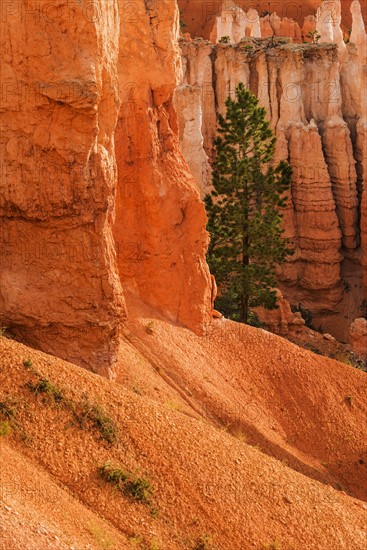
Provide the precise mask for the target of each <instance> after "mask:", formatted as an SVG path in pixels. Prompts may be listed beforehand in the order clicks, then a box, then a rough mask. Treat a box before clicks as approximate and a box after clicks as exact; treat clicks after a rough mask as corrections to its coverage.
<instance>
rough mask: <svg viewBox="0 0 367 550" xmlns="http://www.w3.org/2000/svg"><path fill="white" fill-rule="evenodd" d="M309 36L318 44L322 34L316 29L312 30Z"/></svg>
mask: <svg viewBox="0 0 367 550" xmlns="http://www.w3.org/2000/svg"><path fill="white" fill-rule="evenodd" d="M306 37H307V38H310V39H311V40H312V43H313V44H318V43H319V40H320V38H321V34H319V33H318V32H317V31H316V30H314V31H310V32H308V33H307V34H306Z"/></svg>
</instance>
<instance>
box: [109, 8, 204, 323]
mask: <svg viewBox="0 0 367 550" xmlns="http://www.w3.org/2000/svg"><path fill="white" fill-rule="evenodd" d="M146 4H147V3H146V2H144V1H143V0H140V1H139V2H137V3H135V7H136V9H137V13H136V17H135V18H134V19H133V20H131V21H129V23H126V25H125V26H123V29H122V30H123V32H121V35H120V56H119V83H120V92H121V94H122V105H121V109H120V113H119V122H118V126H117V130H116V135H115V143H116V156H117V166H118V192H117V201H116V222H115V225H114V235H115V239H116V243H117V250H118V265H119V270H120V276H121V281H122V284H123V286H126V287H127V288H129V289H130V290H132V291H133V292H136V293H138V294H139V295H140V297H141V298H142V299H143V300H144V301H146V302H147V303H148V304H150V305H151V306H154V307H155V308H156V309H158V310H159V311H161V312H162V313H163V314H164V315H165V316H166V317H167V318H168V319H170V320H172V321H179V322H182V323H183V324H185V325H186V326H189V327H190V328H192V329H194V330H196V331H199V332H200V331H201V330H202V328H201V325H202V323H203V320H204V319H206V318H207V316H208V313H209V311H210V278H209V271H208V267H207V265H206V262H205V253H206V248H207V243H208V236H207V233H206V231H205V224H206V217H205V211H204V207H203V204H202V203H201V201H200V198H199V193H198V191H197V188H196V184H195V181H194V179H193V177H192V176H191V174H190V172H189V168H188V166H187V164H186V161H185V160H184V158H183V156H182V153H181V151H180V149H179V144H178V129H177V120H176V113H175V111H174V108H173V105H172V96H173V92H174V90H175V88H176V86H177V85H178V83H179V81H180V78H181V75H182V71H181V56H180V50H179V47H178V34H179V13H178V10H177V7H176V6H175V3H174V2H172V0H159V1H158V2H152V3H148V4H147V7H146ZM120 9H121V12H122V10H123V5H122V4H121V5H120Z"/></svg>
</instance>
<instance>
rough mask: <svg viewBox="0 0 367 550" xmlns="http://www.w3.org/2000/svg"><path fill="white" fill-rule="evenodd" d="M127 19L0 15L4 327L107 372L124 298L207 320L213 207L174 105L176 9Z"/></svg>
mask: <svg viewBox="0 0 367 550" xmlns="http://www.w3.org/2000/svg"><path fill="white" fill-rule="evenodd" d="M150 4H151V5H150ZM130 8H133V9H127V8H126V5H125V4H124V3H123V2H120V3H118V1H117V0H108V1H107V0H97V1H95V2H88V3H87V2H84V3H83V2H72V3H70V2H67V1H66V0H65V1H61V2H58V3H57V5H55V6H54V5H53V3H43V2H34V1H33V0H24V1H22V2H14V3H12V4H11V5H10V4H9V3H5V7H4V8H3V6H2V8H1V10H2V11H1V25H2V26H1V46H2V52H3V53H2V55H3V58H2V74H1V78H2V83H3V87H2V96H1V105H0V107H1V116H2V121H1V123H2V135H1V168H2V172H1V196H0V208H1V210H0V216H1V218H0V224H1V225H0V235H1V256H0V261H1V274H0V313H1V319H0V324H1V326H7V327H9V330H10V331H11V332H12V333H13V334H14V335H15V336H16V337H18V338H20V339H23V340H25V341H26V342H27V343H30V344H31V345H34V346H36V347H40V348H41V349H43V350H45V351H48V352H50V353H53V354H55V355H58V356H60V357H63V358H66V359H68V360H70V361H73V362H75V363H78V364H80V365H83V366H86V367H88V368H92V369H96V370H98V371H99V372H101V373H109V374H111V372H112V370H113V364H114V360H115V357H116V353H117V348H118V339H119V330H120V327H121V325H122V324H123V322H124V320H125V318H126V315H127V312H126V308H125V304H124V298H123V291H122V288H123V286H124V287H126V288H128V289H131V290H133V291H134V292H137V293H139V295H140V296H141V297H142V298H143V299H144V300H145V301H146V302H147V303H149V304H151V305H153V306H155V307H156V308H157V309H159V310H160V311H161V312H163V313H164V314H165V315H166V316H167V317H169V318H170V319H172V320H174V321H179V322H181V323H183V324H185V325H187V326H189V327H191V328H193V329H194V330H197V331H198V332H199V331H200V329H201V325H202V324H203V322H204V321H205V320H206V319H207V317H208V316H209V315H210V310H211V303H210V294H211V289H210V277H209V272H208V268H207V266H206V263H205V251H206V245H207V238H208V237H207V233H206V231H205V213H204V207H203V205H202V204H201V202H200V199H199V193H198V191H197V189H196V187H195V185H194V183H193V179H192V176H191V175H190V173H189V170H188V166H187V164H186V161H185V160H184V158H183V156H182V154H181V153H180V151H179V146H178V128H177V120H176V114H175V111H174V109H173V106H172V95H173V90H174V88H175V86H176V85H177V82H178V79H179V76H180V72H181V59H180V54H179V49H178V44H177V35H178V27H179V21H178V10H177V8H176V6H175V3H174V2H172V1H171V0H159V1H158V2H154V3H153V2H152V3H149V2H144V1H143V0H141V1H139V2H134V5H131V6H130ZM120 25H121V29H120ZM116 125H117V130H116ZM115 130H116V132H115ZM115 151H116V153H115ZM116 156H117V163H116ZM117 172H118V177H117ZM117 185H118V189H117V199H116V187H117Z"/></svg>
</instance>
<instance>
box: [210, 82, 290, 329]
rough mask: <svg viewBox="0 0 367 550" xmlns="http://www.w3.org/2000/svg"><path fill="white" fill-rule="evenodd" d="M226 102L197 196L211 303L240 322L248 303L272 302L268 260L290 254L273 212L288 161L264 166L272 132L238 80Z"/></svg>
mask: <svg viewBox="0 0 367 550" xmlns="http://www.w3.org/2000/svg"><path fill="white" fill-rule="evenodd" d="M226 107H227V111H226V116H225V117H223V116H221V115H220V116H219V119H218V134H219V135H218V137H217V138H216V139H215V142H214V145H215V152H216V160H215V163H214V168H213V191H212V193H211V194H210V195H207V196H206V197H205V204H206V208H207V213H208V230H209V232H210V235H211V242H210V246H209V250H208V262H209V266H210V269H211V272H212V273H213V274H214V276H215V277H216V280H217V283H218V287H219V291H220V296H219V298H218V300H217V304H218V305H217V307H218V309H219V310H221V311H222V313H224V314H225V315H227V316H229V317H230V318H232V319H235V320H238V321H241V322H244V323H247V322H248V321H249V316H250V307H256V306H260V305H261V306H264V307H266V308H268V309H274V308H276V307H277V306H276V293H275V290H274V287H275V286H276V284H277V277H276V266H277V265H280V264H282V263H283V262H284V261H285V260H286V258H287V257H288V256H289V255H290V254H292V250H291V249H290V248H289V241H288V240H287V239H285V238H284V237H283V232H284V231H283V229H282V214H281V212H280V211H281V209H282V208H284V206H285V200H286V198H285V192H286V190H287V189H288V188H289V186H290V181H291V175H292V169H291V167H290V166H289V164H288V163H287V162H285V161H281V162H280V163H279V164H278V165H277V166H276V167H274V166H272V164H271V162H272V159H273V156H274V149H275V143H276V138H275V136H274V134H273V132H272V130H271V128H270V125H269V123H268V122H267V120H266V111H265V109H264V108H262V107H260V106H259V102H258V99H257V98H256V96H255V95H253V94H252V93H251V92H250V91H249V90H248V89H247V88H245V86H244V85H243V84H242V83H240V84H238V86H237V87H236V97H235V99H234V100H233V99H231V98H230V97H229V98H228V99H227V101H226Z"/></svg>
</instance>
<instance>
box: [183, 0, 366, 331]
mask: <svg viewBox="0 0 367 550" xmlns="http://www.w3.org/2000/svg"><path fill="white" fill-rule="evenodd" d="M357 4H358V2H357ZM358 5H359V4H358ZM354 10H355V11H356V12H357V11H358V10H357V8H356V6H355V7H354ZM319 17H320V16H319ZM354 18H355V23H354V26H353V32H352V37H353V39H354V40H355V43H352V44H350V45H348V46H346V45H345V44H344V42H343V44H342V46H340V47H339V48H338V47H337V45H336V44H335V45H332V44H320V45H312V44H310V45H306V44H304V45H293V44H291V43H287V40H285V39H282V40H280V39H277V40H276V41H275V44H276V47H272V46H273V45H274V44H270V43H269V42H266V41H264V40H262V41H261V40H256V39H253V40H251V39H244V40H242V41H241V42H240V43H239V44H237V45H224V44H218V45H217V46H213V45H210V44H209V43H208V42H205V41H200V40H195V41H189V42H183V43H182V52H183V57H184V67H186V71H185V75H184V83H186V84H187V86H189V87H190V86H191V87H192V86H194V87H196V88H197V87H201V89H202V112H203V123H202V128H201V137H204V136H205V138H204V148H205V152H206V153H207V155H208V157H209V158H211V159H212V157H213V151H212V148H211V147H212V146H211V145H210V144H212V142H213V138H214V136H215V132H216V113H217V112H221V113H223V112H224V109H225V107H224V100H225V98H226V97H227V96H228V95H233V94H234V90H235V86H236V84H237V83H238V82H239V81H242V82H244V83H245V84H246V85H248V86H249V87H250V89H251V90H252V91H253V92H254V93H255V94H257V96H258V97H259V99H260V102H261V104H262V105H263V106H264V107H265V108H266V109H267V112H268V113H269V117H270V121H271V125H272V128H273V129H274V131H275V133H276V135H277V138H278V144H277V151H276V157H277V160H280V159H286V160H289V162H290V163H291V165H292V167H293V170H294V175H293V182H292V188H291V193H290V197H289V201H288V206H287V209H286V211H285V217H284V227H285V230H286V235H287V236H288V237H290V238H292V239H293V241H294V242H295V255H294V256H293V257H292V258H291V260H290V261H289V262H288V263H287V264H286V266H285V267H283V268H282V270H281V272H280V277H281V280H282V285H281V287H282V290H283V292H284V295H285V297H286V298H287V299H289V300H290V301H291V303H300V302H301V303H302V304H303V306H304V307H305V308H306V309H310V310H311V312H312V313H313V315H314V323H315V325H316V326H318V324H320V325H322V326H323V328H324V329H325V330H327V331H328V332H331V333H332V334H334V335H336V336H337V337H339V338H342V339H346V338H347V333H348V325H349V323H350V321H351V320H352V319H353V318H355V317H358V315H361V313H363V311H364V309H363V308H364V300H365V297H366V286H365V287H363V285H362V271H363V270H362V268H363V265H364V264H365V263H366V253H365V252H362V250H363V239H364V240H365V239H366V235H365V227H366V221H365V214H364V212H365V203H366V198H365V195H366V193H365V192H363V178H364V177H365V174H366V171H365V169H364V166H363V163H365V162H366V161H365V152H364V151H365V150H366V149H365V145H364V144H365V141H364V140H365V136H366V133H365V128H366V124H365V122H364V121H365V114H364V113H365V112H366V111H365V107H364V103H363V101H364V100H363V99H362V98H361V92H360V90H364V89H365V88H363V87H362V84H363V82H364V80H363V79H364V78H365V72H364V71H363V65H364V62H363V60H362V59H361V57H360V56H361V53H360V52H361V51H363V49H361V47H360V46H359V45H358V44H360V43H362V41H363V39H364V37H365V32H364V26H363V22H362V23H361V15H360V12H359V13H357V14H356V15H355V16H354ZM337 21H339V20H337ZM356 21H357V23H358V25H359V27H358V25H356ZM356 26H357V27H358V28H359V29H360V31H359V33H358V32H357V31H356ZM333 32H334V33H335V36H338V33H337V30H336V27H333ZM288 42H289V41H288ZM269 45H270V46H271V47H269ZM358 52H359V53H358ZM210 66H211V70H210ZM204 67H205V69H204ZM210 88H211V92H210ZM208 97H213V100H212V101H209V103H208V104H206V103H207V102H206V99H207V98H208ZM204 184H205V185H206V186H208V185H209V181H206V182H205V181H204ZM364 188H365V187H364ZM361 197H362V200H361ZM361 204H362V216H361V218H362V221H361V223H360V214H359V212H360V209H361ZM361 231H362V247H361ZM361 256H362V260H361Z"/></svg>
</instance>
